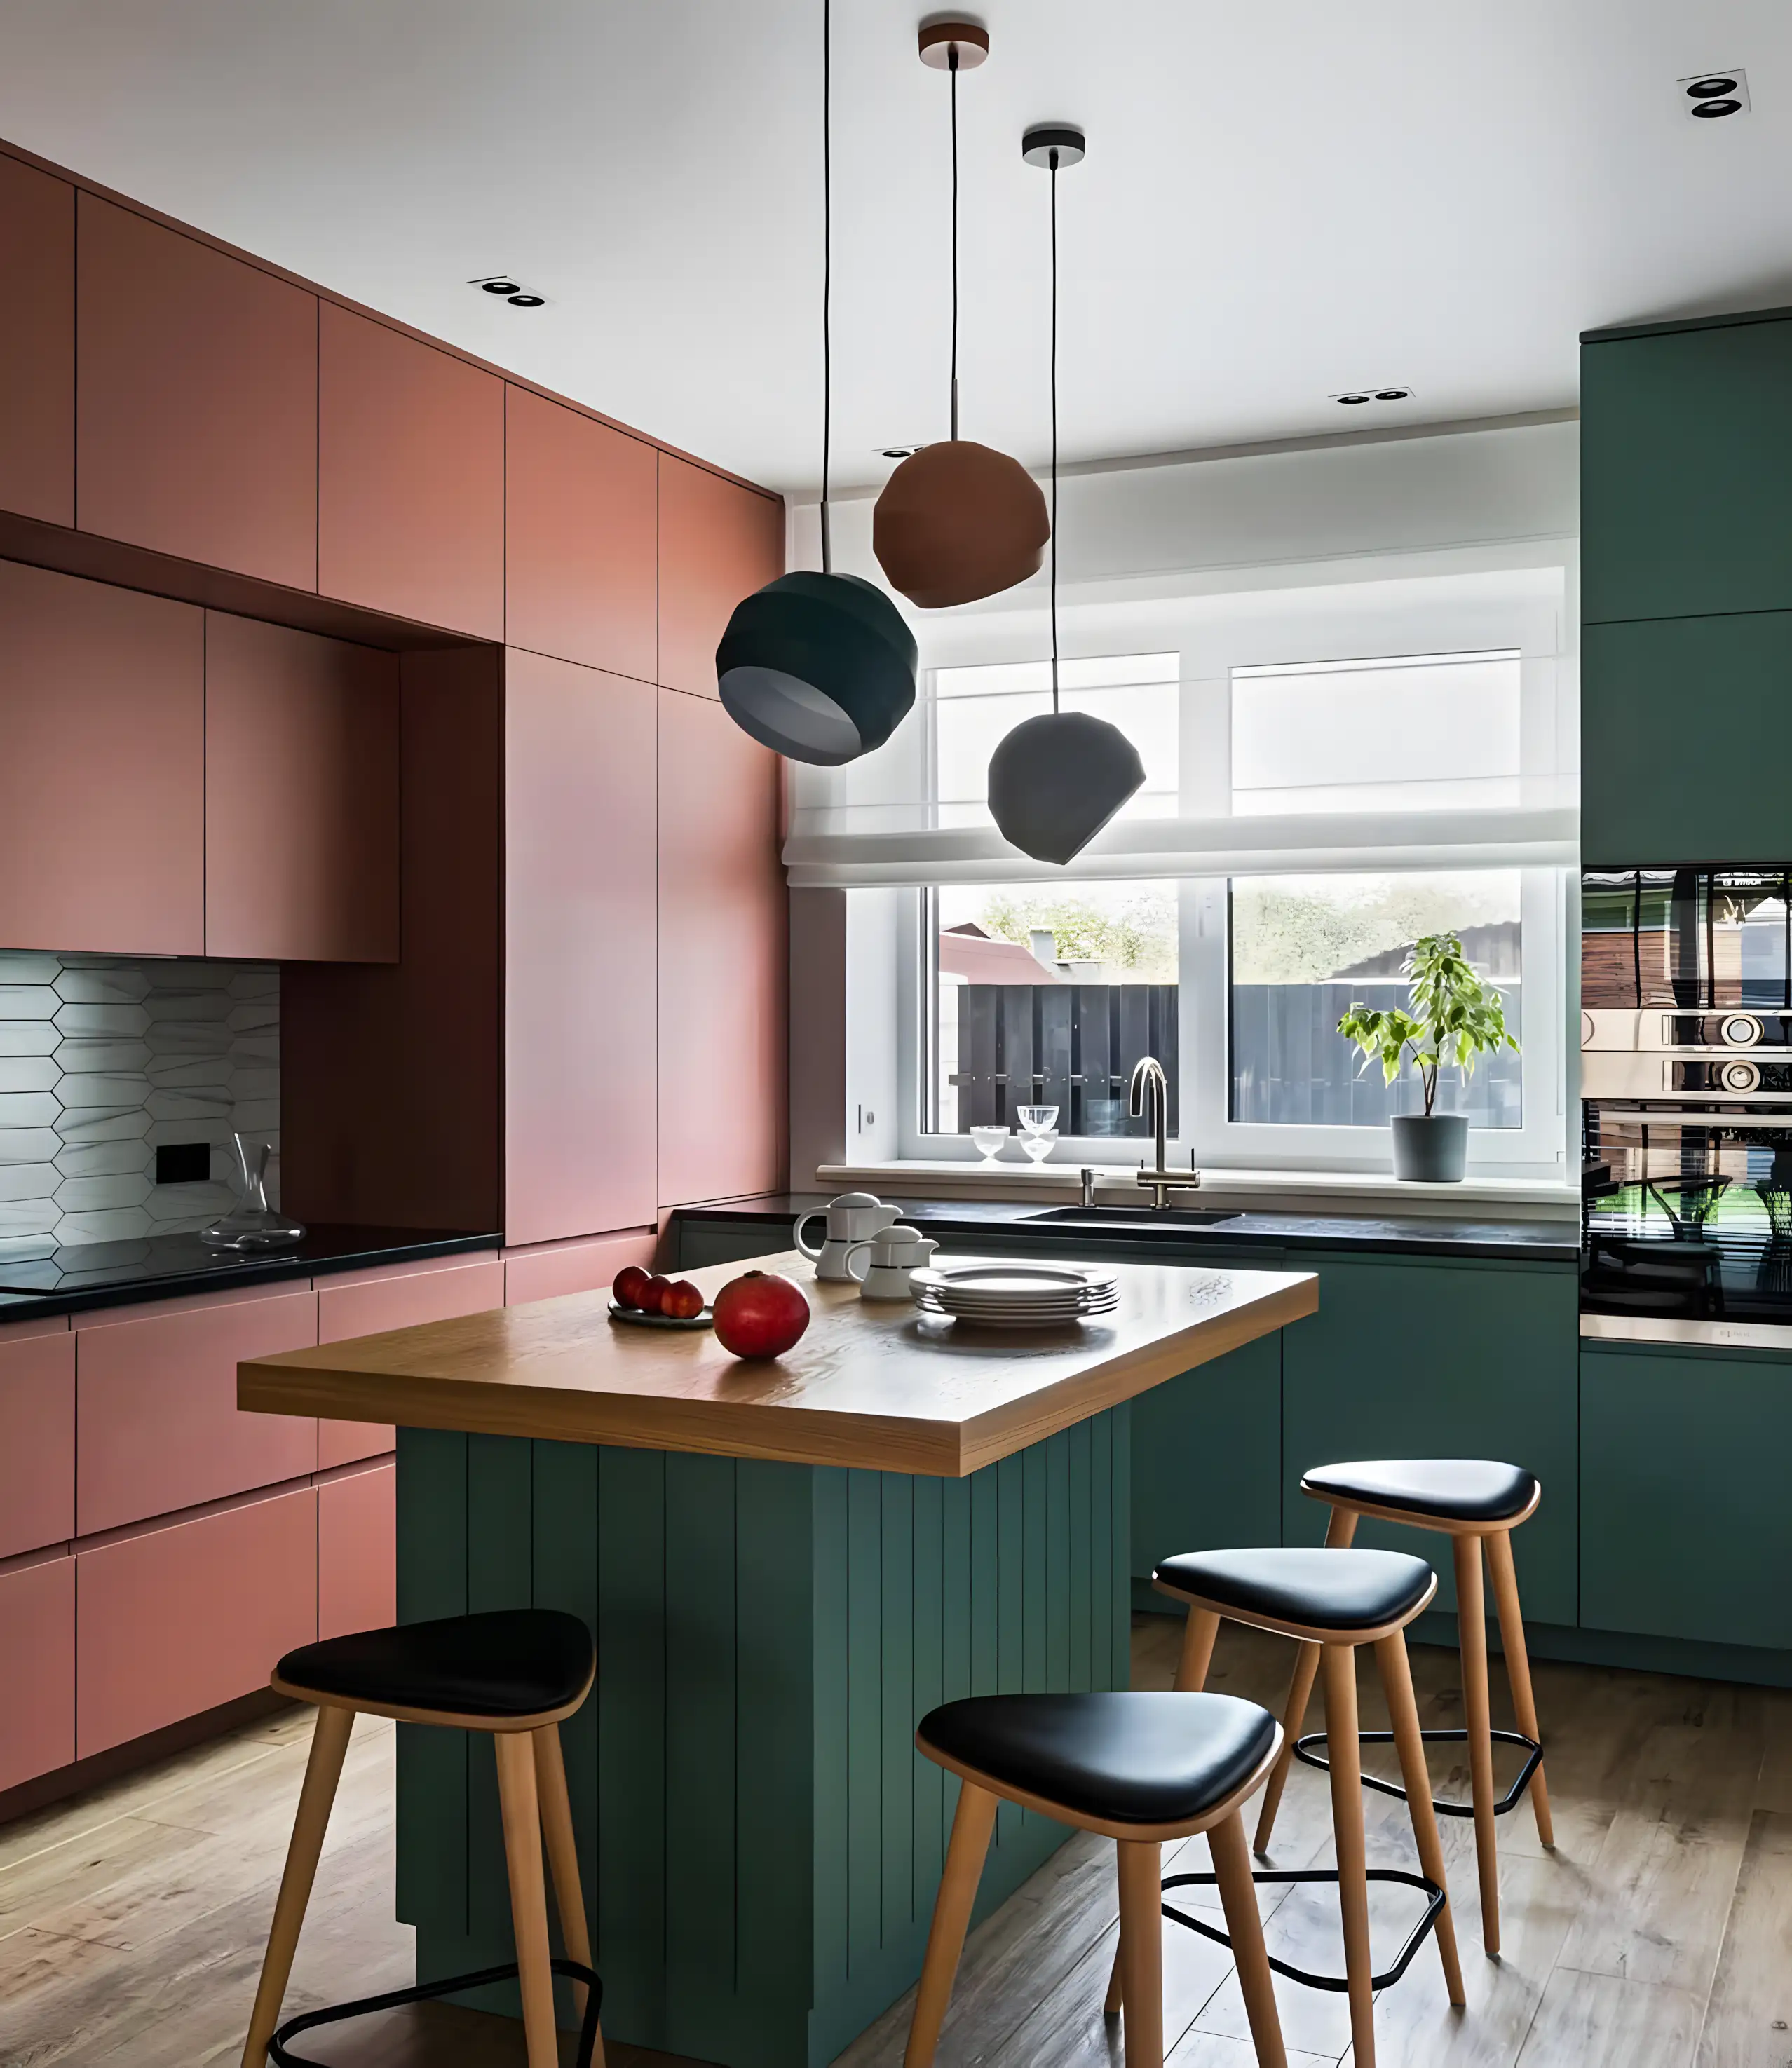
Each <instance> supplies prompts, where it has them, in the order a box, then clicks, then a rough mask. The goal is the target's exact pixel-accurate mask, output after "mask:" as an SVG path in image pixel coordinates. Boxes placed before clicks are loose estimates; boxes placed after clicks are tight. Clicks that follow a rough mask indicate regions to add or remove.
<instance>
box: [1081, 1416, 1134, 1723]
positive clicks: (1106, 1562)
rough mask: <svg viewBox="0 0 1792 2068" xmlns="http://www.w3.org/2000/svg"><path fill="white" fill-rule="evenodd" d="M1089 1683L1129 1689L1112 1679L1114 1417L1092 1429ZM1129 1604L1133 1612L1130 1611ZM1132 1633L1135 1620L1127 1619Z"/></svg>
mask: <svg viewBox="0 0 1792 2068" xmlns="http://www.w3.org/2000/svg"><path fill="white" fill-rule="evenodd" d="M1113 1545H1114V1417H1113V1415H1097V1416H1096V1417H1095V1418H1094V1420H1093V1421H1092V1422H1091V1423H1089V1685H1090V1686H1091V1687H1127V1686H1130V1676H1129V1678H1128V1679H1126V1680H1118V1681H1116V1680H1114V1679H1110V1677H1109V1676H1110V1671H1111V1669H1112V1661H1113V1657H1114V1567H1113ZM1129 1610H1130V1600H1129ZM1126 1621H1127V1627H1128V1630H1129V1632H1130V1628H1131V1616H1130V1613H1129V1614H1128V1616H1127V1618H1126Z"/></svg>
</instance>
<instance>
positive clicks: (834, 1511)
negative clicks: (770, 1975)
mask: <svg viewBox="0 0 1792 2068" xmlns="http://www.w3.org/2000/svg"><path fill="white" fill-rule="evenodd" d="M813 1477H814V1489H813V1496H812V1497H813V1504H814V1529H815V1554H814V1560H815V1582H814V1584H815V1610H814V1617H815V1621H814V1644H813V1667H812V1671H813V1673H814V1675H815V1687H814V1695H813V1715H814V1718H815V1795H814V1817H815V1840H814V1848H813V1850H814V1858H815V1987H816V1990H817V1996H818V1998H819V1997H821V1996H825V1994H826V1993H828V1992H829V1989H843V1988H844V1987H845V1984H846V1980H847V1976H848V1972H849V1947H848V1937H847V1901H848V1879H847V1873H848V1864H849V1836H850V1829H851V1824H850V1805H849V1774H848V1769H849V1758H848V1748H849V1744H850V1740H851V1724H850V1720H849V1713H848V1702H847V1669H848V1660H847V1652H848V1647H849V1643H850V1638H849V1628H850V1619H851V1607H850V1601H849V1588H848V1584H847V1534H848V1511H849V1502H848V1481H849V1478H850V1474H849V1473H848V1472H846V1471H845V1469H844V1468H841V1467H838V1466H827V1467H824V1468H819V1469H817V1471H816V1472H815V1474H814V1476H813Z"/></svg>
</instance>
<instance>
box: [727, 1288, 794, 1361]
mask: <svg viewBox="0 0 1792 2068" xmlns="http://www.w3.org/2000/svg"><path fill="white" fill-rule="evenodd" d="M808 1325H809V1304H808V1301H807V1300H805V1299H804V1297H803V1291H802V1288H801V1287H800V1285H798V1284H796V1282H795V1281H794V1280H792V1279H788V1278H785V1277H783V1276H780V1274H779V1273H778V1272H776V1271H749V1272H744V1273H743V1275H742V1276H740V1277H739V1278H731V1279H730V1280H729V1281H728V1283H727V1284H726V1285H724V1286H723V1288H722V1290H721V1291H720V1292H718V1293H717V1294H716V1296H715V1340H716V1341H718V1342H719V1344H720V1345H722V1347H723V1349H725V1350H729V1351H731V1352H732V1353H733V1354H734V1355H735V1357H738V1358H775V1357H782V1356H783V1355H784V1352H785V1351H786V1350H788V1349H790V1348H791V1346H792V1345H793V1344H794V1343H796V1342H797V1341H799V1340H800V1337H801V1336H802V1333H803V1331H804V1329H806V1328H807V1327H808Z"/></svg>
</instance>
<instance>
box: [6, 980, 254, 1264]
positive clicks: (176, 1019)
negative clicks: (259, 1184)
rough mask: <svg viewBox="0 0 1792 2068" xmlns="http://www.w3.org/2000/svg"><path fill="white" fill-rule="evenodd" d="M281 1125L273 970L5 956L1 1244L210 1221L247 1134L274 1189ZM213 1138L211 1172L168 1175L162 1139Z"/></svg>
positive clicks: (109, 1237) (105, 1238) (13, 1247)
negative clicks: (159, 1163) (163, 1172)
mask: <svg viewBox="0 0 1792 2068" xmlns="http://www.w3.org/2000/svg"><path fill="white" fill-rule="evenodd" d="M279 1128H280V973H279V970H278V969H277V968H275V967H271V966H265V967H264V966H263V965H261V964H259V963H207V962H160V961H157V962H129V961H124V960H121V959H119V958H117V957H115V956H105V955H29V954H21V953H17V952H14V951H0V1253H4V1254H10V1255H14V1256H16V1255H18V1254H20V1253H21V1252H25V1251H27V1250H31V1249H41V1248H44V1247H45V1246H46V1245H47V1244H59V1243H78V1242H114V1241H120V1240H132V1239H134V1238H136V1237H141V1236H149V1235H172V1234H174V1233H177V1232H179V1231H184V1230H191V1229H194V1228H201V1227H204V1226H205V1225H206V1223H207V1222H208V1221H210V1220H214V1219H216V1218H217V1217H218V1215H219V1214H220V1213H222V1212H223V1211H226V1209H227V1208H228V1207H230V1205H231V1204H232V1203H233V1201H234V1197H235V1195H234V1191H233V1190H232V1187H230V1184H229V1183H227V1182H226V1176H225V1173H226V1170H227V1168H228V1157H227V1151H226V1144H228V1142H229V1141H230V1137H231V1135H232V1134H234V1133H236V1132H238V1131H240V1132H242V1133H243V1134H249V1135H250V1136H252V1137H253V1138H255V1139H256V1140H258V1141H265V1142H271V1144H272V1145H273V1146H274V1150H275V1160H274V1161H273V1162H272V1163H271V1176H273V1177H274V1178H275V1180H276V1183H277V1174H278V1170H279V1163H278V1156H279V1141H280V1135H279ZM173 1142H206V1143H208V1144H209V1145H210V1147H211V1152H212V1153H211V1178H210V1180H209V1181H208V1182H206V1183H188V1184H168V1185H158V1184H157V1183H156V1150H157V1147H158V1146H161V1145H163V1144H165V1143H173ZM276 1183H271V1184H270V1186H269V1195H270V1199H271V1200H277V1199H278V1197H279V1194H278V1191H277V1189H276Z"/></svg>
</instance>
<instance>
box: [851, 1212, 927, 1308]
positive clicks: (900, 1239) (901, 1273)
mask: <svg viewBox="0 0 1792 2068" xmlns="http://www.w3.org/2000/svg"><path fill="white" fill-rule="evenodd" d="M938 1248H939V1244H938V1243H937V1242H935V1241H934V1240H932V1238H931V1236H924V1235H922V1232H921V1231H920V1230H919V1229H918V1228H911V1227H902V1226H900V1225H897V1226H894V1227H887V1228H886V1229H884V1230H883V1231H882V1233H881V1234H878V1235H874V1236H872V1237H871V1238H870V1240H868V1241H865V1242H855V1243H854V1244H853V1246H852V1248H850V1249H849V1250H848V1251H847V1252H846V1268H847V1271H848V1272H849V1274H850V1275H851V1276H853V1278H855V1279H857V1280H858V1288H859V1297H860V1298H861V1300H908V1299H911V1298H913V1297H914V1286H913V1284H910V1280H909V1273H910V1272H911V1271H918V1270H919V1269H920V1268H921V1267H922V1264H925V1263H926V1262H927V1259H928V1258H929V1257H930V1256H932V1255H933V1253H934V1252H935V1250H936V1249H938ZM861 1257H862V1258H863V1259H864V1262H863V1264H862V1266H861V1265H860V1264H859V1260H860V1258H861Z"/></svg>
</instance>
